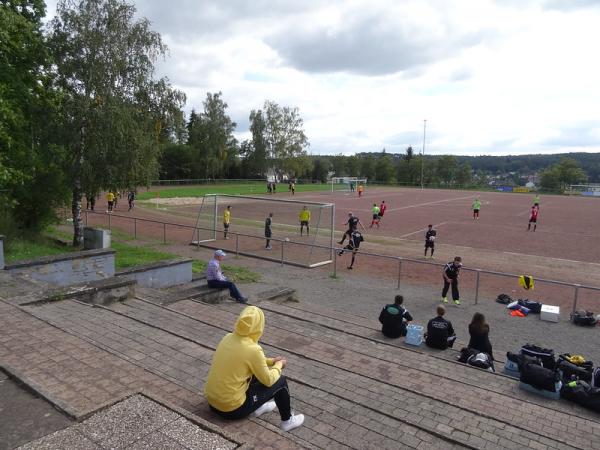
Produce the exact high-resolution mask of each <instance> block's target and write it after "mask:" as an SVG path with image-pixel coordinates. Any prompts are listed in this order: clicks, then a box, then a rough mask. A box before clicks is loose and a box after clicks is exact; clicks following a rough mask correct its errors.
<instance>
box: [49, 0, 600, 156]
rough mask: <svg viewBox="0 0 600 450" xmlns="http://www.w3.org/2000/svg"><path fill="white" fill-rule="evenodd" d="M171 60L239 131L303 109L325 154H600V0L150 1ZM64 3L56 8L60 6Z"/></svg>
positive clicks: (166, 67)
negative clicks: (258, 115) (264, 113)
mask: <svg viewBox="0 0 600 450" xmlns="http://www.w3.org/2000/svg"><path fill="white" fill-rule="evenodd" d="M135 5H136V7H137V10H138V13H139V15H140V16H145V17H147V18H148V19H149V20H150V21H151V22H152V26H153V29H154V30H156V31H158V32H160V33H161V34H162V36H163V40H164V41H165V43H166V44H167V45H168V46H169V49H170V57H169V58H168V59H167V60H166V61H164V62H161V63H160V64H159V67H158V75H161V76H167V77H168V78H169V79H170V80H171V82H172V83H173V85H174V86H175V87H177V88H178V89H180V90H182V91H184V92H185V93H186V95H187V105H186V111H188V112H189V111H191V109H192V108H196V109H202V101H203V100H204V98H205V97H206V93H207V92H218V91H222V92H223V97H224V99H225V101H226V102H227V103H228V104H229V114H230V115H231V117H232V118H233V119H234V120H235V121H236V122H237V123H238V128H237V137H238V138H239V139H245V138H247V137H248V136H249V134H248V114H249V112H250V110H251V109H257V108H260V107H261V106H262V104H263V102H264V100H265V99H269V100H273V101H275V102H277V103H279V104H280V105H289V106H297V107H298V108H299V109H300V114H301V115H302V117H303V118H304V124H305V131H306V134H307V136H308V138H309V140H310V143H311V146H310V147H309V152H310V153H313V154H338V153H343V154H346V155H350V154H354V153H356V152H364V151H380V150H381V149H382V148H385V149H386V150H387V151H388V152H390V153H397V152H404V150H405V149H406V147H407V146H409V145H411V146H413V148H414V149H415V150H417V151H419V152H420V151H421V149H422V145H423V121H424V119H426V120H427V132H426V142H425V153H426V154H427V153H429V154H447V153H452V154H469V155H480V154H492V155H503V154H525V153H558V152H569V151H586V152H598V151H600V88H599V86H598V83H600V58H599V57H598V43H600V0H497V1H492V0H454V1H452V0H387V1H386V0H368V1H363V0H339V1H338V0H302V1H299V0H253V1H249V0H215V1H211V0H170V1H158V0H137V1H136V2H135ZM54 10H55V0H52V1H50V2H49V4H48V12H49V14H54Z"/></svg>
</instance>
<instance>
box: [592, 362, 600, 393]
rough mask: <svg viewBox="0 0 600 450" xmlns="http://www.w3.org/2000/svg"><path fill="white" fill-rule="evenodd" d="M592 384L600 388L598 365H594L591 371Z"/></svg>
mask: <svg viewBox="0 0 600 450" xmlns="http://www.w3.org/2000/svg"><path fill="white" fill-rule="evenodd" d="M592 386H593V387H595V388H600V367H596V368H595V369H594V372H593V373H592Z"/></svg>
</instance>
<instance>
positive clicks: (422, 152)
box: [421, 119, 427, 189]
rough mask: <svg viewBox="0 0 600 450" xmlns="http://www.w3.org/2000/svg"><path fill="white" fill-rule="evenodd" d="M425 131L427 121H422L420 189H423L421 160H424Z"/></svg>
mask: <svg viewBox="0 0 600 450" xmlns="http://www.w3.org/2000/svg"><path fill="white" fill-rule="evenodd" d="M426 129H427V119H424V120H423V150H422V151H421V189H423V162H424V161H423V160H424V159H425V130H426Z"/></svg>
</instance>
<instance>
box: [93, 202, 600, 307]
mask: <svg viewBox="0 0 600 450" xmlns="http://www.w3.org/2000/svg"><path fill="white" fill-rule="evenodd" d="M88 214H94V215H99V216H108V228H109V229H111V227H112V219H111V217H115V218H116V217H118V218H120V219H127V220H132V221H133V225H134V226H133V230H134V232H133V235H134V236H133V237H134V239H137V237H138V236H137V235H138V233H137V223H138V222H146V223H153V224H159V225H162V231H163V232H162V238H163V239H162V241H163V243H164V244H166V243H167V226H172V227H178V228H185V229H190V230H194V235H195V234H196V233H198V235H199V232H200V231H201V230H202V231H210V232H214V228H205V227H199V226H194V225H187V224H181V223H174V222H164V221H159V220H154V219H144V218H140V217H130V216H123V215H118V214H106V213H103V212H102V213H101V212H97V211H88V210H86V211H85V224H86V226H87V225H88ZM223 231H224V230H222V229H217V230H216V232H217V233H223ZM227 234H228V235H232V236H235V255H236V256H240V255H241V256H249V257H254V258H259V259H262V260H266V261H273V262H277V263H280V264H281V265H282V266H283V265H284V264H289V265H293V266H298V267H305V268H308V267H311V266H309V265H306V264H300V263H297V262H294V261H290V260H287V259H286V248H287V246H289V245H298V246H306V247H313V248H318V249H323V250H325V251H328V252H332V261H331V264H332V274H331V275H332V276H333V277H337V276H338V268H337V266H338V261H337V260H338V257H339V256H338V251H340V250H343V248H341V247H331V246H326V245H320V244H316V243H306V242H298V241H291V240H286V239H279V238H275V237H271V238H270V240H271V241H273V242H278V243H279V244H280V256H279V257H278V258H274V257H268V256H263V255H257V254H255V253H252V252H248V251H242V250H240V241H239V240H240V237H243V238H251V239H260V240H264V239H265V237H264V236H258V235H254V234H246V233H240V232H235V231H228V233H227ZM211 242H216V241H209V242H202V243H201V242H200V239H198V242H197V243H195V244H194V245H196V246H197V247H206V248H214V249H217V248H220V247H218V246H215V245H209V244H210V243H211ZM345 251H348V250H345ZM359 254H360V255H361V257H365V256H368V257H373V258H377V259H379V260H387V261H396V263H397V266H398V272H397V277H396V288H397V289H400V286H401V279H402V275H403V273H404V272H403V267H404V266H406V264H408V263H410V264H417V265H419V264H420V265H425V266H432V267H438V268H441V267H443V266H444V264H441V263H436V262H432V261H422V260H418V259H413V258H406V257H402V256H393V255H383V254H380V253H372V252H365V251H362V250H361V251H360V252H359ZM404 270H406V269H404ZM461 271H462V272H467V273H473V274H474V275H475V295H474V304H475V305H477V304H478V302H479V296H480V291H481V282H480V278H481V275H482V274H484V275H492V276H496V277H505V278H513V279H516V278H518V277H519V275H517V274H512V273H506V272H498V271H493V270H485V269H478V268H470V267H462V269H461ZM535 282H536V284H538V285H539V284H540V283H543V284H548V285H554V286H562V287H566V288H572V289H573V301H572V308H571V310H572V311H573V312H574V311H576V310H577V303H578V299H579V292H580V290H582V289H586V290H590V291H595V292H600V287H597V286H587V285H583V284H578V283H569V282H565V281H559V280H550V279H545V278H537V277H536V279H535Z"/></svg>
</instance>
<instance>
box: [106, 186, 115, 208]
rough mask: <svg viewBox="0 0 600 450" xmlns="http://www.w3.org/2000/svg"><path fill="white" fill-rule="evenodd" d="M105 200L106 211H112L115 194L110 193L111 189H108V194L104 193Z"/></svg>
mask: <svg viewBox="0 0 600 450" xmlns="http://www.w3.org/2000/svg"><path fill="white" fill-rule="evenodd" d="M106 202H107V203H108V211H106V212H109V213H111V212H113V205H114V203H115V194H113V193H112V191H108V194H106Z"/></svg>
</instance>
